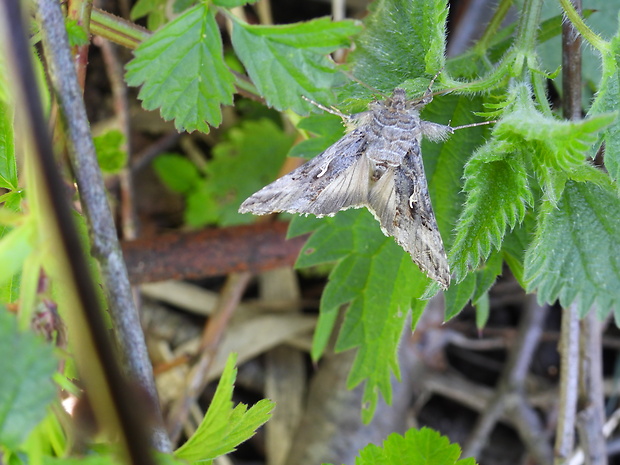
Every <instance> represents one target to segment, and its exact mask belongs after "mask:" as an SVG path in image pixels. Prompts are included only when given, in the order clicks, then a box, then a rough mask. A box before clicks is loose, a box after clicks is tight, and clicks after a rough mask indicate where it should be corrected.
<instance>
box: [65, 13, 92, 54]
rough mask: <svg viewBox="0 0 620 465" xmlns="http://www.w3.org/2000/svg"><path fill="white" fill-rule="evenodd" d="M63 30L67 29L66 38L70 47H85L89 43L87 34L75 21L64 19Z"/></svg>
mask: <svg viewBox="0 0 620 465" xmlns="http://www.w3.org/2000/svg"><path fill="white" fill-rule="evenodd" d="M65 28H66V29H67V37H68V39H69V45H70V46H71V47H75V46H78V45H86V44H87V43H88V42H89V40H88V34H86V31H85V30H84V29H83V28H82V26H80V25H79V24H78V22H77V20H76V19H70V18H66V19H65Z"/></svg>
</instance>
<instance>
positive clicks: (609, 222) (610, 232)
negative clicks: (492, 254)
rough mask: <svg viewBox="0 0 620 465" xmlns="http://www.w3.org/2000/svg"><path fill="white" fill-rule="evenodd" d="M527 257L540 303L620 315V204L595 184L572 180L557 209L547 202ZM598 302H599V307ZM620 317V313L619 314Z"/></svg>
mask: <svg viewBox="0 0 620 465" xmlns="http://www.w3.org/2000/svg"><path fill="white" fill-rule="evenodd" d="M538 218H539V219H538V228H537V231H536V236H535V238H534V241H533V243H532V244H531V246H530V248H529V249H528V250H527V252H526V255H525V276H524V279H525V281H526V283H527V290H528V292H533V291H534V290H536V291H537V293H538V300H539V301H540V302H548V303H553V302H554V301H555V300H556V299H559V300H560V303H561V304H562V305H563V306H564V307H567V306H569V305H571V304H572V303H573V302H575V301H577V302H578V308H579V313H580V315H582V316H583V315H585V314H586V313H587V312H588V311H589V310H590V307H591V305H593V304H595V305H596V308H597V312H598V314H599V315H600V316H605V315H607V314H608V313H609V312H610V310H612V309H613V308H615V312H616V313H618V312H619V311H620V305H619V304H620V294H619V293H618V289H620V255H619V254H618V250H620V235H619V234H618V231H620V200H619V199H618V197H617V195H616V193H615V192H614V191H611V190H609V189H604V188H602V187H600V186H597V185H595V184H592V183H577V182H574V181H569V182H567V184H566V187H565V189H564V192H563V193H562V197H561V198H560V200H559V202H558V205H557V208H554V207H553V205H552V203H551V202H549V201H546V202H545V203H544V204H543V206H542V208H541V211H540V213H539V215H538ZM595 302H596V303H595ZM616 316H618V315H616Z"/></svg>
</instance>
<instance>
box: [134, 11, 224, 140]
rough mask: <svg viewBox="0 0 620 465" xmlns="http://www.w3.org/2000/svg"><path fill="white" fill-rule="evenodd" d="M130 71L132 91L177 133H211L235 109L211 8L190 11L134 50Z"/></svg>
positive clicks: (147, 107) (220, 42)
mask: <svg viewBox="0 0 620 465" xmlns="http://www.w3.org/2000/svg"><path fill="white" fill-rule="evenodd" d="M134 53H135V58H134V59H133V60H132V61H131V62H129V64H128V65H127V74H126V79H127V82H128V83H129V85H132V86H139V85H142V88H141V89H140V93H139V95H138V97H139V98H140V99H142V101H143V105H144V108H146V109H147V110H154V109H156V108H159V109H160V112H161V116H162V117H163V118H164V119H165V120H171V119H174V125H175V127H176V128H177V130H179V131H182V130H187V131H193V130H195V129H198V130H200V131H202V132H205V133H206V132H209V124H210V125H212V126H219V124H220V123H221V122H222V111H221V108H220V107H221V105H222V104H224V105H231V104H232V101H233V99H232V96H233V92H234V85H233V83H234V76H233V74H232V73H231V72H230V70H229V69H228V67H227V66H226V64H225V63H224V57H223V54H222V38H221V37H220V32H219V29H218V26H217V23H216V22H215V18H214V14H213V11H212V10H211V9H210V8H209V7H208V5H207V4H202V3H201V4H199V5H196V6H195V7H193V8H191V9H189V10H187V11H186V12H185V13H183V14H182V15H180V16H179V17H178V18H176V19H175V20H174V21H171V22H170V23H168V24H166V25H165V26H164V27H163V28H162V29H160V30H159V31H157V33H155V34H153V35H152V36H151V37H150V38H149V39H147V40H146V41H144V42H143V43H142V44H140V46H139V47H138V48H137V49H136V51H135V52H134Z"/></svg>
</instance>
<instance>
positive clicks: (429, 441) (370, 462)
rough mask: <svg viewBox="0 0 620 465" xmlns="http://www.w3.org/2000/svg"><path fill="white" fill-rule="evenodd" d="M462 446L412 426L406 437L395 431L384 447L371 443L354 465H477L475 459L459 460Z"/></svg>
mask: <svg viewBox="0 0 620 465" xmlns="http://www.w3.org/2000/svg"><path fill="white" fill-rule="evenodd" d="M460 456H461V448H460V447H459V446H458V444H450V440H449V439H448V438H447V437H445V436H441V435H440V434H439V433H438V432H437V431H434V430H432V429H430V428H422V429H420V430H417V429H410V430H409V431H407V432H406V433H405V435H404V436H401V435H400V434H396V433H392V434H390V435H389V436H388V437H387V439H386V440H385V441H384V442H383V444H382V446H381V447H379V446H376V445H374V444H369V445H367V446H366V447H364V448H363V449H362V450H361V451H360V454H359V457H357V459H356V460H355V465H401V464H405V463H406V464H407V465H475V464H476V461H475V460H474V459H473V458H471V457H470V458H466V459H461V460H459V457H460Z"/></svg>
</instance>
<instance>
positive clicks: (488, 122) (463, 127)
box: [452, 120, 498, 131]
mask: <svg viewBox="0 0 620 465" xmlns="http://www.w3.org/2000/svg"><path fill="white" fill-rule="evenodd" d="M497 122H498V120H493V121H482V122H481V123H472V124H464V125H463V126H456V127H453V128H452V130H453V131H456V130H457V129H465V128H474V127H476V126H486V125H487V124H495V123H497Z"/></svg>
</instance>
